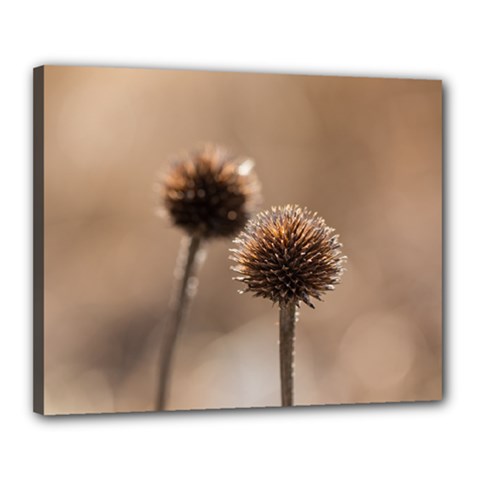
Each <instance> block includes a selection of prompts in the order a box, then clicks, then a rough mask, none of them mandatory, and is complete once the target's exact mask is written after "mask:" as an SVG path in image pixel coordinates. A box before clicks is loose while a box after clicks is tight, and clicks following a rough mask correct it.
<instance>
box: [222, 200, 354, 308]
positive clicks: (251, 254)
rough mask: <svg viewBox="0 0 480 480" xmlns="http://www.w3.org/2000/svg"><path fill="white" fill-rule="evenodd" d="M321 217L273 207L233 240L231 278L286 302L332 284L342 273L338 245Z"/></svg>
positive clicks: (319, 292) (318, 292) (313, 294)
mask: <svg viewBox="0 0 480 480" xmlns="http://www.w3.org/2000/svg"><path fill="white" fill-rule="evenodd" d="M333 232H334V229H333V228H330V227H328V226H327V225H326V224H325V221H324V219H323V218H322V217H320V216H318V215H317V213H312V212H310V211H309V210H307V209H306V208H300V207H299V206H297V205H287V206H286V207H273V208H271V209H270V210H267V211H264V212H261V213H259V214H258V215H257V216H256V217H255V218H254V219H252V220H251V221H249V222H248V223H247V225H246V227H245V229H244V230H243V231H242V232H241V233H240V235H239V236H238V237H237V238H236V239H235V240H234V243H235V244H236V246H237V248H234V249H232V250H231V252H232V255H231V256H230V259H231V260H233V261H234V262H236V265H235V266H233V267H232V270H234V271H235V272H237V273H238V274H239V276H237V277H234V280H238V281H240V282H243V283H244V284H245V285H246V287H245V289H244V290H243V291H242V292H241V293H243V292H247V291H250V292H252V293H253V294H254V296H257V297H264V298H268V299H270V300H272V301H273V302H274V303H278V304H280V305H285V304H287V303H290V302H292V301H293V302H294V303H295V304H296V305H298V304H299V302H300V301H303V302H304V303H306V304H307V305H308V306H310V307H312V308H314V306H313V303H312V301H311V297H313V298H316V299H318V300H322V295H323V294H324V293H325V292H327V291H329V290H333V289H334V288H335V285H336V284H337V283H339V281H340V277H341V275H342V273H343V270H344V269H343V267H342V263H343V262H344V260H345V259H346V257H344V256H342V255H341V251H340V249H341V247H342V244H341V243H339V241H338V235H334V234H333Z"/></svg>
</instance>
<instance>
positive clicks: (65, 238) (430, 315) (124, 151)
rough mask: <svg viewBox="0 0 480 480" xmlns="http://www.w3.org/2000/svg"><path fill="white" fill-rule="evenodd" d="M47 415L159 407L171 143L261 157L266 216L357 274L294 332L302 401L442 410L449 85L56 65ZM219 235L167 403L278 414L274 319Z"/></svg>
mask: <svg viewBox="0 0 480 480" xmlns="http://www.w3.org/2000/svg"><path fill="white" fill-rule="evenodd" d="M45 85H46V87H45V88H46V90H45V205H46V206H45V351H46V354H45V369H46V371H45V410H46V413H80V412H112V411H145V410H152V409H153V408H154V399H155V398H154V397H155V393H156V386H157V383H156V382H157V378H156V376H157V367H158V365H157V363H158V345H159V343H160V342H159V335H161V323H162V321H163V319H164V318H165V315H166V313H167V311H168V302H169V298H170V294H171V287H172V274H173V270H174V266H175V259H176V254H177V251H178V248H179V242H180V239H181V236H182V235H181V232H179V231H177V230H176V229H173V228H171V227H170V226H169V224H168V222H167V221H165V220H163V219H160V218H159V217H158V216H156V215H155V209H156V206H157V203H158V200H157V198H156V195H155V191H154V188H153V187H154V183H155V181H156V179H157V178H158V173H159V172H161V171H162V170H165V169H166V168H167V166H168V161H169V158H171V156H172V154H175V153H176V152H178V151H180V150H183V149H188V148H190V147H192V146H196V145H198V144H199V142H203V141H214V142H218V143H220V144H222V145H225V146H227V147H229V148H230V149H231V150H233V151H234V152H236V153H239V154H242V155H247V156H250V157H252V158H254V159H255V161H256V168H257V172H258V175H259V177H260V180H261V182H262V187H263V197H264V204H263V206H264V207H265V208H267V207H269V206H271V205H283V204H286V203H298V204H299V205H301V206H308V207H309V208H310V209H311V210H316V211H318V212H319V214H320V215H322V216H323V217H324V218H325V219H326V221H327V223H328V224H329V225H331V226H333V227H335V228H336V229H337V232H338V233H339V234H340V239H341V241H342V243H343V244H344V252H345V254H346V255H348V263H347V269H348V271H347V272H346V273H345V275H344V277H343V282H342V284H341V285H340V286H338V287H337V289H336V290H335V291H334V292H332V293H329V294H327V296H326V297H325V302H323V303H319V304H317V308H316V309H315V310H310V309H309V308H307V307H306V306H302V308H301V313H300V322H299V324H298V328H297V348H296V361H295V368H296V378H295V383H296V385H295V387H296V392H295V397H296V398H295V403H296V404H298V405H310V404H315V405H317V404H332V403H333V404H335V403H357V402H385V401H389V402H398V401H404V400H408V401H412V400H433V399H440V398H441V392H442V383H441V379H442V350H441V345H442V330H441V326H442V321H441V314H442V312H441V295H442V292H441V288H442V284H441V272H442V263H441V261H442V244H441V222H442V211H441V198H442V197H441V195H442V191H441V173H442V172H441V149H442V143H441V134H442V126H441V123H442V122H441V115H442V111H441V108H442V107H441V98H442V92H441V83H440V82H439V81H422V80H395V79H367V78H343V77H318V76H302V75H272V74H246V73H217V72H192V71H162V70H141V69H112V68H76V67H75V68H73V67H47V68H46V71H45ZM230 247H231V245H230V243H229V242H226V241H223V242H222V241H220V242H215V243H211V244H210V245H209V247H208V257H207V260H206V262H205V264H204V266H203V269H202V271H201V274H200V286H199V291H198V294H197V297H196V298H195V300H194V303H193V305H192V310H191V312H190V316H189V318H188V320H187V322H186V323H185V325H184V328H183V330H182V334H181V337H180V339H179V341H178V348H177V351H176V356H175V360H174V370H173V381H172V387H171V395H170V401H169V408H170V409H203V408H233V407H250V406H255V407H257V406H277V405H279V403H280V390H279V389H280V385H279V371H278V370H279V366H278V347H277V341H278V332H277V315H278V314H277V309H276V308H272V307H271V305H270V303H269V302H268V301H265V300H261V299H254V298H252V297H250V296H248V295H243V296H240V295H238V294H237V289H238V288H240V285H239V284H236V283H234V282H232V281H231V280H230V279H231V277H232V272H231V271H230V270H229V267H230V264H231V262H230V261H229V260H228V249H229V248H230Z"/></svg>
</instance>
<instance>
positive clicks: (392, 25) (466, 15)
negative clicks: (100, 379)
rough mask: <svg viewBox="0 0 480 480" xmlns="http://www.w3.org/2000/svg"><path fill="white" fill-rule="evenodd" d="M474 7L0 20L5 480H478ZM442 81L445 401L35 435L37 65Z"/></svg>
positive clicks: (138, 12)
mask: <svg viewBox="0 0 480 480" xmlns="http://www.w3.org/2000/svg"><path fill="white" fill-rule="evenodd" d="M476 3H477V2H474V1H472V2H467V1H455V2H442V1H439V0H437V1H432V2H430V1H424V2H420V1H419V0H415V1H410V0H403V1H402V2H396V3H393V2H385V1H363V2H360V1H351V2H347V1H332V0H331V1H329V2H320V1H315V2H313V1H312V2H307V1H298V0H297V1H296V2H293V1H292V2H282V1H280V0H277V1H272V2H267V1H264V2H261V1H260V0H256V1H249V0H242V1H237V2H228V1H226V0H224V1H217V2H215V1H210V0H202V1H191V2H186V1H180V0H175V1H173V0H172V1H170V2H162V1H158V0H157V1H152V2H141V1H130V2H123V1H118V0H117V1H105V2H100V1H99V0H96V1H87V0H84V1H82V2H79V3H78V4H73V2H64V1H58V2H54V1H37V2H32V3H31V4H30V3H27V2H22V1H17V2H3V3H2V6H1V7H0V51H1V52H2V55H1V60H2V64H1V67H0V68H1V69H2V75H1V77H0V78H1V83H0V122H1V125H0V126H1V128H0V161H1V165H2V170H1V188H0V195H1V202H0V205H1V217H0V218H1V225H2V233H1V236H0V238H1V248H0V253H1V282H2V283H1V292H2V295H1V299H2V309H1V313H2V315H1V318H0V321H1V333H0V369H1V370H0V379H1V387H0V442H1V443H2V445H1V447H0V477H1V478H4V479H16V478H22V479H23V478H41V479H43V478H45V479H60V478H61V479H63V478H67V479H77V478H78V479H85V478H89V479H97V478H128V479H136V478H139V479H143V478H192V477H193V478H198V477H199V478H204V477H205V478H273V479H276V478H310V477H313V478H321V479H332V478H356V479H357V478H382V479H384V478H388V479H396V478H399V479H400V478H401V479H406V478H480V476H479V474H480V467H479V465H478V461H479V460H478V459H476V458H475V456H477V457H478V454H479V441H478V431H479V428H480V422H479V418H480V415H479V409H480V400H479V397H480V395H479V394H480V389H479V376H480V375H479V373H478V370H479V368H480V362H479V354H478V351H479V342H480V316H479V315H478V313H479V307H478V305H479V292H478V288H479V282H478V273H479V271H480V268H479V267H480V265H479V255H478V251H479V247H478V242H479V229H478V218H479V214H478V207H479V206H480V203H479V198H478V192H479V190H480V187H479V183H480V179H479V162H480V157H479V148H478V146H479V137H480V134H479V131H480V121H479V113H480V108H479V107H480V104H479V99H480V94H479V92H480V84H479V83H480V79H479V76H478V73H479V71H478V70H479V69H478V65H479V61H480V55H479V51H478V49H479V46H480V34H479V33H478V32H479V27H478V21H479V15H478V13H477V12H475V4H476ZM44 63H52V64H72V65H73V64H81V65H110V66H149V67H155V66H158V67H160V66H163V67H165V66H167V67H182V68H188V67H192V68H195V67H197V68H203V69H205V68H207V69H208V68H215V69H231V70H235V69H236V70H261V71H275V72H305V73H306V72H308V73H322V74H329V73H331V74H348V75H384V76H404V77H424V78H440V79H443V80H444V81H445V87H444V88H445V97H444V99H445V114H446V118H445V132H444V133H445V165H446V169H445V197H444V198H445V220H446V225H445V274H446V276H445V287H446V288H445V306H446V310H445V322H446V328H445V333H446V335H445V363H446V364H445V373H446V396H445V400H444V401H443V402H441V403H437V404H423V405H404V406H398V405H397V406H379V407H368V406H363V407H333V408H332V407H328V408H314V409H301V410H297V411H292V412H290V413H287V412H284V411H283V412H281V411H279V410H270V411H258V410H257V411H253V412H248V411H243V412H217V413H210V414H200V413H191V414H168V415H165V414H149V415H120V416H116V415H115V416H112V415H110V416H97V417H94V416H89V417H83V418H82V417H76V418H62V419H51V418H50V419H44V418H42V417H40V416H38V415H34V414H33V413H31V393H32V388H31V376H32V371H31V357H32V354H31V343H32V328H31V323H32V322H31V317H32V301H31V298H32V289H31V283H32V255H31V250H32V208H31V202H32V168H31V164H32V161H31V160H32V158H31V157H32V140H31V137H32V129H31V123H32V94H31V91H32V67H34V66H36V65H40V64H44Z"/></svg>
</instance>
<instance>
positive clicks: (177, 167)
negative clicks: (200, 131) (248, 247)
mask: <svg viewBox="0 0 480 480" xmlns="http://www.w3.org/2000/svg"><path fill="white" fill-rule="evenodd" d="M252 167H253V161H252V160H250V159H246V160H245V159H241V158H235V157H233V156H232V155H231V154H229V153H228V152H227V151H226V150H224V149H223V148H221V147H219V146H217V145H213V144H207V145H205V146H204V147H202V148H201V149H199V150H196V151H193V152H190V153H187V154H185V155H184V156H180V157H179V158H177V159H176V161H175V162H174V163H173V165H172V168H171V170H170V171H169V172H168V174H167V175H166V177H165V179H164V183H163V193H162V196H163V201H164V205H165V208H166V211H167V213H168V215H169V216H170V218H171V220H172V221H173V223H174V224H175V225H177V226H178V227H181V228H183V229H184V230H186V231H187V232H188V233H189V234H192V235H194V234H198V235H201V236H202V237H204V238H212V237H231V236H233V235H235V234H236V233H238V231H239V230H241V229H242V228H243V227H244V225H245V224H246V222H247V221H248V219H249V218H250V216H251V215H252V214H253V212H254V210H255V209H256V208H257V206H258V203H259V184H258V181H257V177H256V175H255V174H254V173H253V171H252Z"/></svg>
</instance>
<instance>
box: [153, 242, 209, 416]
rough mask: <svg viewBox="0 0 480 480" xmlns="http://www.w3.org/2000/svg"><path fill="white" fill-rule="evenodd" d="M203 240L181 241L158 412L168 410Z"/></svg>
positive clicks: (162, 358)
mask: <svg viewBox="0 0 480 480" xmlns="http://www.w3.org/2000/svg"><path fill="white" fill-rule="evenodd" d="M201 245H202V237H201V236H200V235H191V236H189V237H186V238H184V239H183V241H182V245H181V248H180V252H179V254H178V260H177V268H176V272H175V277H176V288H175V289H174V295H173V298H172V307H171V312H170V315H169V316H168V318H167V321H166V324H165V327H164V333H163V336H162V349H161V353H160V375H159V386H158V393H157V402H156V408H157V410H165V405H166V401H167V398H168V391H169V385H170V376H171V370H172V360H173V354H174V351H175V344H176V341H177V338H178V335H179V332H180V327H181V325H182V323H183V321H184V319H185V316H186V313H187V311H188V307H189V305H190V302H191V300H192V298H193V296H194V295H195V291H196V281H197V278H196V277H197V271H198V268H199V266H200V265H199V264H200V257H201V255H200V253H201Z"/></svg>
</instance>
